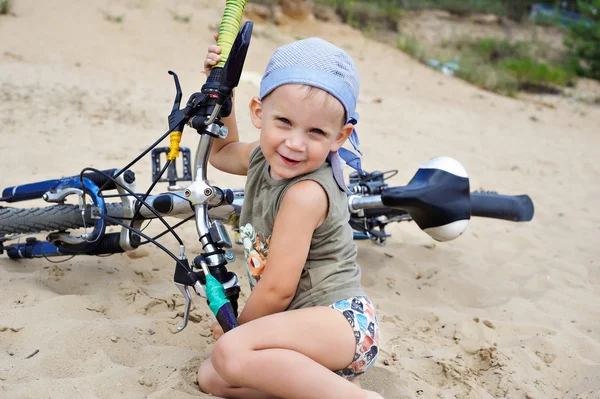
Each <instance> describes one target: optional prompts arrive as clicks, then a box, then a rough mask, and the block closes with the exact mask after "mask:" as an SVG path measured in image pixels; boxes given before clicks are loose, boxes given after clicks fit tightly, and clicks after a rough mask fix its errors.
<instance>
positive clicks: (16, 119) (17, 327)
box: [0, 0, 600, 399]
mask: <svg viewBox="0 0 600 399" xmlns="http://www.w3.org/2000/svg"><path fill="white" fill-rule="evenodd" d="M13 3H14V6H13V12H14V15H5V16H0V137H1V138H2V143H3V148H2V150H1V152H0V154H1V155H0V176H1V180H0V182H1V183H2V188H3V187H7V186H11V185H16V184H21V183H27V182H34V181H38V180H42V179H49V178H56V177H59V176H67V175H74V174H77V173H79V171H80V170H81V169H82V168H84V167H86V166H93V167H98V168H110V167H116V168H118V167H122V166H124V165H125V164H126V163H127V162H128V161H129V160H130V159H132V158H133V157H134V156H136V155H137V154H138V153H139V152H140V151H142V150H143V149H144V148H146V147H147V146H148V145H150V144H151V143H152V142H153V141H154V140H155V139H156V138H158V137H159V136H160V135H161V134H162V133H163V132H164V131H165V130H166V129H167V115H168V113H169V112H170V109H171V105H172V101H173V96H174V85H173V81H172V78H171V76H169V75H168V74H167V71H168V70H169V69H172V70H174V71H176V72H177V73H178V74H179V78H180V80H181V84H182V86H183V90H184V97H185V98H187V97H188V96H189V95H190V94H191V93H192V92H194V91H197V90H198V89H199V88H200V86H201V85H202V83H203V82H204V79H205V77H204V75H203V74H202V60H203V58H204V55H205V52H206V47H207V45H208V44H209V43H210V42H211V41H212V32H214V31H215V30H216V24H217V22H218V21H219V19H220V15H221V13H222V8H223V4H222V2H209V1H206V0H194V1H191V0H188V1H180V2H177V5H167V4H166V3H162V2H158V1H151V0H145V1H144V0H130V1H120V2H116V1H115V2H112V1H101V0H89V1H86V2H77V1H73V0H54V1H52V2H39V1H34V0H16V1H14V2H13ZM119 17H121V18H122V19H123V22H121V23H119V22H115V21H111V19H112V20H115V19H118V18H119ZM176 17H177V18H176ZM185 17H191V20H190V22H185V21H182V20H184V19H186V18H185ZM314 35H318V36H322V37H324V38H325V39H328V40H330V41H332V42H334V43H336V44H338V45H340V46H342V47H343V48H344V49H346V50H347V51H348V52H349V53H350V54H351V55H352V56H353V57H354V59H355V61H356V63H357V67H358V69H359V71H360V74H361V87H362V90H361V97H360V99H359V105H358V111H359V113H360V115H361V119H360V123H359V125H358V129H359V134H360V135H361V138H362V148H363V151H364V160H363V162H364V165H365V167H366V169H367V170H388V169H398V170H399V173H398V175H397V176H395V177H394V178H392V179H391V180H390V183H391V184H392V185H403V184H405V183H406V182H408V180H410V178H411V177H412V175H413V174H414V173H415V171H416V170H417V169H418V167H419V165H420V164H422V163H423V162H425V161H426V160H427V159H429V158H431V157H434V156H438V155H447V156H451V157H453V158H456V159H458V160H459V161H460V162H461V163H462V164H463V165H464V166H465V168H466V169H467V171H468V172H469V174H470V177H471V185H472V188H473V189H480V188H482V189H486V190H497V191H499V192H501V193H505V194H523V193H526V194H529V195H530V196H531V197H532V199H533V200H534V202H535V206H536V213H535V218H534V220H533V221H532V222H530V223H523V224H517V223H510V222H505V221H498V220H489V219H481V218H476V219H473V220H471V223H470V225H469V228H468V230H467V231H466V232H465V234H464V235H463V236H462V237H460V238H459V239H457V240H455V241H452V242H448V243H436V242H435V241H433V240H432V239H431V238H430V237H429V236H427V235H426V234H425V233H423V232H422V231H420V230H419V229H418V227H417V226H416V225H415V224H413V223H401V224H396V225H394V226H390V227H389V228H388V232H390V233H391V234H392V237H391V238H390V239H389V241H388V244H387V246H386V247H379V246H376V245H374V244H372V243H370V242H359V243H358V245H359V263H360V264H361V266H362V268H363V283H364V285H365V288H366V290H367V292H368V294H369V295H370V296H371V298H372V299H373V301H374V302H375V303H376V305H377V309H378V312H379V317H380V320H381V328H382V336H383V339H382V345H381V356H380V359H379V361H378V364H377V365H376V367H375V368H374V369H372V371H370V372H369V373H368V374H367V375H366V376H365V377H364V378H363V384H364V386H366V387H370V388H372V389H374V390H377V391H378V392H380V393H381V394H382V395H383V396H384V397H386V398H392V399H396V398H469V399H474V398H528V399H547V398H563V397H564V398H600V322H599V320H600V310H599V309H600V271H599V268H598V266H599V261H598V258H599V255H600V246H599V245H598V242H599V241H600V240H599V237H600V216H598V214H597V213H596V211H597V209H598V208H599V205H600V202H599V200H598V198H600V184H599V178H600V167H599V166H598V162H597V157H596V152H597V151H598V149H599V148H600V134H599V133H600V129H599V126H600V108H599V107H598V106H597V105H596V106H593V105H586V104H584V103H582V102H579V101H573V100H569V99H568V98H560V99H552V100H548V99H547V98H541V97H538V98H532V97H529V98H528V99H526V100H525V99H511V98H505V97H501V96H498V95H495V94H492V93H488V92H485V91H482V90H480V89H477V88H475V87H473V86H471V85H469V84H467V83H465V82H462V81H460V80H458V79H455V78H452V77H447V76H443V75H441V74H439V73H437V72H436V71H433V70H430V69H427V68H426V67H424V66H422V65H420V64H418V63H417V62H415V61H414V60H412V59H410V58H409V57H408V56H406V55H405V54H403V53H402V52H400V51H398V50H396V49H394V48H393V47H391V46H389V45H385V44H381V43H377V42H374V41H372V40H370V39H368V38H366V37H364V36H363V35H362V34H361V33H360V32H358V31H356V30H354V29H352V28H350V27H348V26H344V25H339V24H331V23H330V24H327V25H325V24H322V23H318V22H310V23H306V24H303V25H302V24H298V25H295V26H285V27H276V26H272V25H268V24H267V25H265V24H263V25H258V24H257V25H256V26H255V31H254V35H253V38H252V43H251V47H250V51H249V53H248V59H247V61H246V65H245V73H244V76H243V79H242V82H241V83H240V86H239V87H238V90H237V96H238V97H237V98H238V99H239V101H238V103H237V110H238V116H239V124H240V127H241V131H242V139H248V140H250V139H253V138H256V137H257V132H256V131H255V130H254V129H253V128H252V127H251V125H250V121H249V116H248V112H247V101H248V100H249V99H250V98H251V96H252V95H255V94H256V93H257V92H258V87H257V82H258V80H259V79H260V76H261V74H262V71H263V70H264V67H265V64H266V62H267V60H268V57H269V56H270V54H271V53H272V52H273V51H274V50H275V49H276V48H277V47H278V46H279V45H281V44H285V43H288V42H291V41H293V40H294V39H297V38H300V37H308V36H314ZM594 87H597V86H594ZM196 140H197V136H196V134H195V133H192V131H191V130H188V131H186V133H185V134H184V139H183V144H184V145H186V146H188V147H191V148H192V149H195V146H196ZM133 169H134V171H135V172H136V174H137V176H138V184H139V187H140V188H144V187H147V184H148V183H149V181H150V177H151V176H150V161H149V160H148V159H144V160H143V161H142V162H141V163H139V164H137V165H136V166H135V167H134V168H133ZM209 177H210V179H211V181H212V182H214V183H215V184H217V185H219V186H221V187H241V186H242V185H243V179H242V178H240V177H235V176H228V175H225V174H223V173H220V172H218V171H215V170H212V169H211V170H210V172H209ZM161 190H162V191H164V190H166V186H162V187H160V188H159V189H157V191H159V192H160V191H161ZM34 204H38V202H35V203H34ZM19 205H21V204H19ZM23 206H27V204H24V205H23ZM147 231H148V232H158V231H162V230H161V229H160V226H159V224H158V223H156V222H154V223H152V224H151V225H150V227H148V230H147ZM181 236H182V238H183V239H184V241H185V242H186V249H187V252H188V254H189V256H193V255H191V254H195V253H198V252H199V251H200V246H199V244H198V243H197V236H196V233H195V227H194V226H193V225H191V224H187V225H185V226H184V227H183V228H181ZM163 242H164V243H165V245H168V246H169V247H170V248H171V249H172V250H175V249H176V246H175V241H174V240H172V239H167V240H164V241H163ZM594 243H596V244H594ZM235 251H236V254H237V255H238V258H240V257H242V256H243V251H242V250H241V249H240V247H236V248H235ZM173 266H174V265H173V261H172V260H171V259H170V258H169V257H168V256H167V255H165V254H164V253H163V252H161V251H160V250H158V249H156V248H151V247H149V246H146V247H143V248H141V249H139V250H138V251H135V252H133V253H131V254H123V255H113V256H111V257H107V258H98V257H77V258H73V259H70V260H66V261H65V262H63V263H58V264H53V263H50V262H48V261H46V260H44V259H41V260H28V261H18V262H16V261H11V260H9V259H8V258H6V257H2V258H0V292H2V294H1V295H0V397H2V398H41V397H44V398H120V397H127V398H191V397H207V396H203V395H202V394H201V393H199V391H198V387H197V385H196V384H195V383H194V380H195V371H196V370H197V367H198V366H199V364H200V362H201V361H202V359H205V358H206V357H207V356H208V353H209V351H210V348H211V346H212V344H213V343H214V341H213V339H212V337H211V334H210V329H209V327H210V324H211V322H212V319H211V317H212V316H210V315H209V310H208V307H207V306H206V304H205V303H204V302H203V301H202V300H201V299H200V298H196V299H195V308H194V311H193V320H192V321H191V322H190V325H189V326H188V327H187V328H186V330H184V332H182V333H180V334H173V333H172V330H173V328H174V327H175V326H176V325H177V324H178V323H180V322H181V317H179V316H178V315H180V314H181V312H182V309H183V307H182V303H183V300H182V297H181V295H180V294H179V291H177V289H176V288H175V286H174V285H173V282H172V273H173ZM231 270H233V271H235V272H237V273H238V275H239V276H240V279H241V284H242V287H243V289H244V292H243V298H242V302H243V300H244V299H245V298H246V297H247V294H248V286H247V279H246V278H245V271H244V268H243V265H242V264H241V262H240V261H237V262H235V263H234V264H233V265H232V266H231ZM253 372H255V371H253Z"/></svg>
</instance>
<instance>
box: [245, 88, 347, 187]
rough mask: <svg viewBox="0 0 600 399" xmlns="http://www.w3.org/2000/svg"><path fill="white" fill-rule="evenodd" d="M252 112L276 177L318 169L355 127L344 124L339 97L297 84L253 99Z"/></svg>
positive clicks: (291, 175)
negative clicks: (261, 97)
mask: <svg viewBox="0 0 600 399" xmlns="http://www.w3.org/2000/svg"><path fill="white" fill-rule="evenodd" d="M250 114H251V118H252V123H253V124H254V126H255V127H257V128H259V129H261V133H260V147H261V149H262V152H263V154H264V155H265V158H266V159H267V162H269V166H270V167H271V177H272V178H273V179H276V180H280V179H291V178H294V177H296V176H300V175H303V174H305V173H310V172H312V171H315V170H317V169H318V168H319V167H320V166H321V165H322V164H323V162H325V159H326V158H327V155H328V154H329V152H330V151H337V150H338V149H339V148H340V147H341V146H342V144H344V142H345V141H346V139H347V138H348V136H349V135H350V133H352V129H353V126H352V125H351V124H344V123H343V122H344V114H345V112H344V107H343V106H342V104H341V103H340V102H339V101H338V100H337V99H335V98H334V97H333V96H331V95H329V94H328V93H327V92H325V91H323V90H319V89H308V88H307V87H305V86H301V85H296V84H288V85H283V86H280V87H278V88H277V89H275V90H274V91H273V92H271V93H270V94H269V95H268V96H267V97H266V98H265V99H264V100H263V101H260V100H258V98H253V99H252V101H251V102H250Z"/></svg>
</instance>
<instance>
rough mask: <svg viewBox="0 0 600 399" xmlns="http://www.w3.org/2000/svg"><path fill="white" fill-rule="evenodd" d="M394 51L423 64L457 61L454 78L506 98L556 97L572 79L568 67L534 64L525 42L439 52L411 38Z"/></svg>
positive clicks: (455, 46) (453, 46) (472, 43)
mask: <svg viewBox="0 0 600 399" xmlns="http://www.w3.org/2000/svg"><path fill="white" fill-rule="evenodd" d="M397 47H398V48H400V49H401V50H402V51H404V52H406V53H407V54H409V55H411V56H413V57H414V58H416V59H418V60H420V61H421V62H424V63H427V60H429V59H437V60H439V61H440V63H442V64H443V63H445V62H448V61H451V60H452V59H453V58H457V61H458V64H459V69H458V70H457V71H456V72H455V76H456V77H458V78H461V79H463V80H466V81H468V82H470V83H472V84H474V85H476V86H479V87H481V88H484V89H486V90H490V91H494V92H497V93H501V94H505V95H509V96H514V95H515V94H516V93H517V92H518V91H519V90H534V91H540V92H548V93H558V92H560V87H564V86H567V85H570V84H572V83H573V82H574V79H575V74H574V72H573V70H572V69H570V68H569V67H568V66H563V65H558V64H556V65H551V64H549V63H547V62H543V61H540V60H538V59H537V58H536V57H535V56H534V55H535V53H536V49H535V47H534V46H533V45H532V44H531V43H528V42H515V43H511V42H509V41H507V40H501V39H497V38H483V39H478V40H473V39H470V38H468V39H462V40H458V41H456V42H446V43H444V46H443V47H444V48H443V49H442V48H426V47H424V45H423V44H422V43H420V42H419V41H418V40H417V39H416V38H414V37H412V36H399V38H398V41H397Z"/></svg>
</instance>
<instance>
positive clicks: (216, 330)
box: [211, 321, 225, 341]
mask: <svg viewBox="0 0 600 399" xmlns="http://www.w3.org/2000/svg"><path fill="white" fill-rule="evenodd" d="M211 329H212V333H213V337H214V338H215V341H216V340H218V339H219V338H221V336H222V335H223V334H225V333H224V332H223V327H221V325H220V324H219V323H217V322H216V321H215V322H214V323H213V325H212V327H211Z"/></svg>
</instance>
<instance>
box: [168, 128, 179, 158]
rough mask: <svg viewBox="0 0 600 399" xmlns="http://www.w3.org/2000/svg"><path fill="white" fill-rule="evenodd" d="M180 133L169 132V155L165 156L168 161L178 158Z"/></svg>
mask: <svg viewBox="0 0 600 399" xmlns="http://www.w3.org/2000/svg"><path fill="white" fill-rule="evenodd" d="M181 135H182V133H181V132H171V134H170V135H169V138H170V140H171V144H170V145H169V150H170V151H169V153H168V154H167V159H168V160H169V161H174V160H175V158H177V157H178V156H179V143H181Z"/></svg>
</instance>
